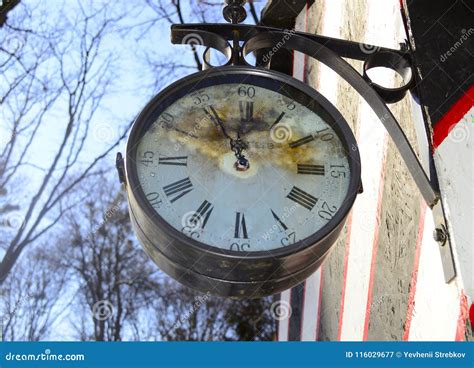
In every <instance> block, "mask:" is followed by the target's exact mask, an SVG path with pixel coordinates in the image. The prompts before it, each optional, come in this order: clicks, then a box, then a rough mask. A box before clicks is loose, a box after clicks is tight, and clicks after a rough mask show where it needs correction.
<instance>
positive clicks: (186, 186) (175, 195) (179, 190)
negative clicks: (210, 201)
mask: <svg viewBox="0 0 474 368" xmlns="http://www.w3.org/2000/svg"><path fill="white" fill-rule="evenodd" d="M191 190H193V184H192V183H191V180H189V178H186V179H181V180H178V181H177V182H174V183H172V184H168V185H165V186H164V187H163V191H164V192H165V194H166V196H167V197H169V198H170V202H171V203H173V202H174V201H177V200H178V199H180V198H181V197H182V196H184V195H185V194H188V193H189V192H190V191H191Z"/></svg>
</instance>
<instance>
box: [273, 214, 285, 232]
mask: <svg viewBox="0 0 474 368" xmlns="http://www.w3.org/2000/svg"><path fill="white" fill-rule="evenodd" d="M270 211H272V215H273V218H274V219H275V220H276V222H278V223H279V224H280V226H281V227H282V228H283V230H285V231H286V230H288V226H286V225H285V223H284V222H283V221H281V220H280V218H279V217H278V216H277V214H276V213H275V212H273V210H270Z"/></svg>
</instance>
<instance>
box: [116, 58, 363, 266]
mask: <svg viewBox="0 0 474 368" xmlns="http://www.w3.org/2000/svg"><path fill="white" fill-rule="evenodd" d="M247 78H249V79H253V80H252V81H246V80H245V79H247ZM255 80H259V81H263V84H265V83H267V85H261V84H255V83H253V82H255ZM216 82H221V83H216ZM231 83H248V84H253V85H256V86H260V87H263V88H267V89H270V90H273V91H275V89H273V88H269V87H268V85H271V84H273V85H275V83H276V84H280V85H285V86H288V87H289V89H291V90H292V91H293V92H296V93H295V94H294V95H292V96H291V97H290V96H287V95H285V94H284V93H282V94H283V95H285V96H287V97H289V98H292V99H293V100H295V101H297V102H299V103H301V95H302V96H306V98H309V99H310V100H311V101H314V102H315V103H316V106H313V108H320V110H321V111H322V112H323V113H324V114H326V115H327V116H328V117H329V118H330V119H324V120H325V122H326V123H327V124H329V125H330V126H331V127H332V128H333V129H334V131H335V133H336V134H337V136H338V138H339V140H340V141H341V142H342V144H343V146H344V148H345V150H346V153H347V157H348V163H349V170H350V173H351V175H350V182H349V188H348V192H347V195H346V197H345V198H344V200H343V201H342V205H341V207H340V208H339V209H338V211H337V212H336V213H335V215H334V216H333V218H332V219H331V220H329V221H328V223H326V224H325V225H324V226H323V227H322V228H320V229H319V230H318V231H316V232H315V233H313V234H311V235H310V236H308V237H306V238H304V239H302V240H299V241H297V242H295V243H293V244H291V245H288V246H281V247H279V248H277V249H272V250H260V251H233V250H228V249H223V248H218V247H215V246H211V245H208V244H206V243H203V242H200V241H198V240H196V239H194V238H192V237H189V236H187V235H185V234H184V233H182V232H180V231H179V230H178V229H176V228H174V227H173V226H171V224H169V223H168V222H167V221H166V220H165V219H164V218H163V217H162V216H161V215H160V214H159V213H158V212H157V211H156V210H155V209H154V208H153V207H152V206H151V204H150V203H149V202H148V200H147V199H146V196H145V193H144V191H143V189H142V187H141V185H140V182H139V178H138V172H137V165H136V161H135V157H136V153H137V149H138V144H139V142H140V139H141V138H142V137H143V135H144V134H146V132H147V131H148V130H149V127H150V126H151V125H152V124H153V123H154V122H155V121H156V119H157V118H158V116H159V115H160V114H161V113H162V112H163V111H164V110H165V109H166V108H167V107H168V106H170V105H171V104H172V103H173V102H175V101H177V100H178V99H180V98H182V97H184V96H186V95H188V94H190V93H192V92H194V91H197V90H199V89H201V88H205V87H208V86H211V85H216V84H231ZM275 92H276V93H281V92H279V91H275ZM163 106H165V107H163ZM313 108H310V110H312V111H313V112H314V113H316V112H315V110H314V109H313ZM319 115H321V114H319ZM125 171H126V180H127V185H128V186H129V187H130V190H129V193H130V191H131V194H133V197H134V198H133V199H134V201H135V202H136V203H137V205H138V206H139V207H140V209H141V210H142V211H144V213H145V215H146V217H147V218H148V220H149V221H151V222H152V223H153V224H154V225H155V226H156V227H157V229H156V230H161V231H163V232H165V233H166V235H167V237H170V238H172V239H175V240H176V241H178V242H179V243H180V244H182V245H184V246H189V247H192V248H194V249H195V250H196V251H198V252H206V253H209V254H212V255H215V256H221V257H228V258H233V259H236V258H237V259H241V258H245V259H247V260H251V259H252V260H258V259H266V258H269V257H273V258H283V257H287V256H290V255H292V254H295V253H299V252H301V251H303V250H305V249H307V248H308V247H312V246H315V247H317V246H318V244H319V243H322V242H324V240H325V239H326V238H328V237H329V236H330V235H331V234H332V232H333V231H334V229H336V228H337V227H338V226H339V225H340V223H341V222H342V221H344V220H345V218H346V217H347V215H348V213H349V211H350V209H351V208H352V205H353V203H354V201H355V198H356V196H357V194H358V192H359V190H360V188H361V178H360V176H361V169H360V156H359V151H358V147H357V143H356V140H355V137H354V135H353V133H352V130H351V129H350V127H349V125H348V124H347V122H346V120H345V119H344V117H343V116H342V115H341V113H340V112H339V111H338V110H337V109H336V108H335V107H334V106H333V105H332V104H331V103H330V102H329V101H328V100H327V99H326V98H325V97H324V96H322V95H321V94H320V93H319V92H317V91H316V90H314V89H313V88H311V87H309V86H307V85H306V84H304V83H302V82H300V81H298V80H297V79H295V78H293V77H290V76H287V75H285V74H282V73H279V72H275V71H270V70H267V69H260V68H254V67H245V66H226V67H219V68H213V69H209V70H206V71H203V72H198V73H195V74H191V75H189V76H187V77H185V78H182V79H180V80H178V81H177V82H175V83H173V84H171V85H170V86H168V87H167V88H165V89H164V90H163V91H162V92H160V93H159V94H158V95H156V96H155V97H154V98H153V99H152V100H151V101H149V102H148V103H147V105H146V106H145V108H144V109H143V110H142V111H141V112H140V114H139V115H138V117H137V118H136V120H135V122H134V124H133V127H132V130H131V132H130V136H129V139H128V142H127V148H126V160H125Z"/></svg>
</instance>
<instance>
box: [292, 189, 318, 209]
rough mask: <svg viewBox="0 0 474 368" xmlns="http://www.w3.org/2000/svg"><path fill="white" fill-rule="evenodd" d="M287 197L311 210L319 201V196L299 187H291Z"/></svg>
mask: <svg viewBox="0 0 474 368" xmlns="http://www.w3.org/2000/svg"><path fill="white" fill-rule="evenodd" d="M286 197H287V198H289V199H291V200H292V201H293V202H296V203H298V204H299V205H300V206H303V207H304V208H306V209H308V210H310V211H311V210H312V209H313V207H314V206H316V203H318V198H316V197H313V196H312V195H311V194H309V193H306V192H305V191H304V190H302V189H300V188H298V187H293V188H291V191H290V193H288V195H287V196H286Z"/></svg>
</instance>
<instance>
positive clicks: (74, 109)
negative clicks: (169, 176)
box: [0, 2, 128, 283]
mask: <svg viewBox="0 0 474 368" xmlns="http://www.w3.org/2000/svg"><path fill="white" fill-rule="evenodd" d="M76 6H77V9H75V10H77V12H76V15H75V17H74V18H72V19H71V16H70V13H68V12H70V11H71V4H68V7H67V8H64V9H59V10H58V11H57V12H55V13H54V14H56V19H51V14H50V13H44V14H41V13H39V12H35V14H34V16H33V14H32V13H31V11H30V9H29V8H28V7H27V6H26V5H24V4H20V5H19V6H18V7H17V8H20V9H15V10H20V13H18V15H17V16H16V17H14V16H13V15H11V16H10V17H9V20H8V21H7V22H6V23H5V25H4V27H3V28H2V30H1V31H2V32H4V33H5V39H6V40H7V42H5V43H4V44H2V45H1V46H0V81H1V82H0V86H1V87H0V104H1V105H2V109H1V112H0V117H1V120H2V124H3V123H5V126H2V127H1V131H2V136H4V135H6V136H7V137H8V139H7V142H6V144H5V146H4V147H3V148H0V215H3V225H4V227H7V229H3V230H4V232H5V238H7V239H8V241H7V242H6V244H3V246H4V248H5V254H4V257H3V259H2V261H1V263H0V283H3V282H4V280H5V279H6V277H7V276H8V274H9V273H10V271H11V270H12V268H13V266H14V264H15V263H16V262H17V260H18V258H19V256H20V255H21V254H22V252H23V251H24V250H25V249H26V248H27V247H28V246H29V245H31V244H33V243H34V242H35V241H36V240H38V239H39V238H40V237H41V236H42V235H44V234H46V233H47V232H48V231H49V230H50V229H51V228H53V226H54V225H56V224H57V223H58V221H59V219H60V218H61V216H62V215H63V213H65V212H66V211H67V210H69V209H70V208H69V207H64V205H63V200H64V198H65V197H66V196H67V194H68V193H69V192H70V191H71V190H72V189H73V188H74V187H76V186H77V185H78V184H79V183H80V182H81V181H82V180H84V179H85V178H87V177H89V176H91V175H95V174H97V170H96V169H95V168H96V165H97V163H98V162H100V161H101V160H102V159H103V158H104V157H106V156H107V155H108V153H109V152H111V150H113V149H114V147H116V145H117V144H118V142H119V141H120V140H121V139H122V138H123V137H124V135H125V134H126V131H127V129H128V127H125V129H123V130H122V133H119V134H118V135H117V138H116V139H115V140H114V141H113V142H110V143H108V144H104V142H102V145H103V146H104V149H103V151H102V152H101V153H98V154H97V155H96V156H95V157H93V158H90V157H88V152H86V150H85V147H86V146H87V145H86V141H87V139H88V138H90V137H91V135H92V134H93V132H92V133H91V131H93V129H92V127H91V122H92V121H93V120H94V118H95V117H96V115H97V113H98V111H99V106H100V104H101V102H102V101H103V100H104V98H105V97H106V95H107V91H108V89H109V88H110V87H111V85H112V81H113V77H114V76H113V74H112V68H111V65H112V61H113V58H112V54H111V53H110V52H107V51H103V49H102V43H103V40H104V38H105V37H106V35H107V33H108V32H109V31H110V30H111V28H112V27H113V25H114V24H115V22H117V20H118V19H119V18H118V17H112V16H109V10H108V8H107V7H106V6H102V7H101V8H94V7H93V6H90V7H89V9H88V10H87V11H86V10H84V8H83V7H82V6H81V3H80V2H78V3H77V4H76ZM45 17H49V19H48V21H45V19H46V18H45ZM10 19H11V20H10ZM39 19H43V22H41V20H39ZM33 27H36V28H33ZM112 29H113V28H112ZM52 121H54V126H52ZM45 125H47V126H48V127H49V131H44V128H43V131H42V127H43V126H45ZM118 129H119V127H117V130H118ZM51 130H53V131H54V133H55V134H54V135H53V134H51ZM39 145H42V146H43V149H44V150H45V151H48V152H47V153H46V152H44V156H45V159H44V160H42V162H46V163H45V164H44V165H41V166H40V165H38V164H37V163H35V157H32V155H35V154H36V155H38V152H41V146H39ZM35 149H36V150H35ZM78 166H81V171H75V174H72V169H73V168H74V167H78ZM72 175H74V176H72ZM26 176H33V177H34V178H35V180H34V181H33V182H32V181H29V185H28V191H26V190H25V189H26V188H22V193H21V194H22V196H21V197H17V196H15V192H14V189H15V185H14V184H15V181H18V179H19V178H22V177H23V178H24V177H26ZM66 179H67V181H68V183H69V185H67V186H64V185H63V184H64V183H65V182H66ZM36 183H38V184H37V185H35V184H36ZM26 193H28V195H25V194H26ZM12 210H15V211H16V212H17V213H15V214H14V215H12ZM18 212H20V213H21V214H18ZM12 216H13V217H14V220H15V221H11V217H12ZM20 216H21V217H22V218H21V221H20V220H19V217H20ZM12 222H13V223H14V224H15V226H11V223H12Z"/></svg>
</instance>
